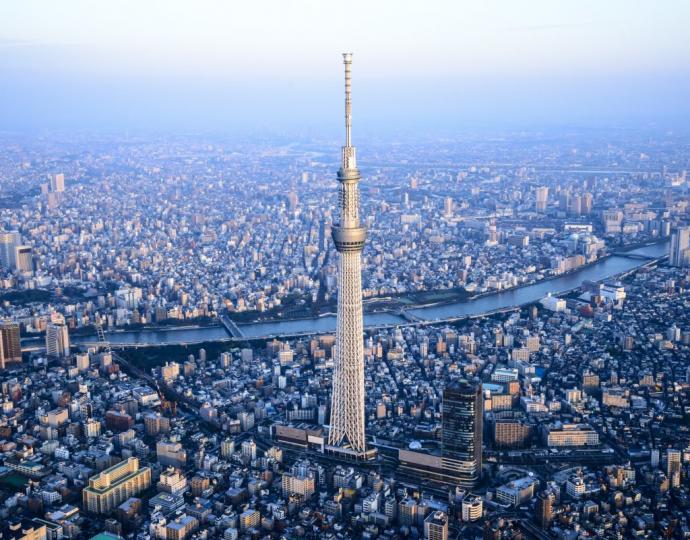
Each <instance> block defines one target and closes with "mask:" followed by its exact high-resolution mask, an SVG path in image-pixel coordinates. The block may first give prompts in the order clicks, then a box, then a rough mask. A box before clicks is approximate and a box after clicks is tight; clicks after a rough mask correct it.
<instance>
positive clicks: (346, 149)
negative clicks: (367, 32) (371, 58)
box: [342, 53, 357, 171]
mask: <svg viewBox="0 0 690 540" xmlns="http://www.w3.org/2000/svg"><path fill="white" fill-rule="evenodd" d="M343 64H345V146H343V161H342V163H343V165H342V166H343V170H345V171H347V170H350V169H356V168H357V158H356V156H355V154H356V152H355V147H354V146H352V135H351V132H352V97H351V90H352V53H343Z"/></svg>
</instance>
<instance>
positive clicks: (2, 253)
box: [0, 231, 22, 268]
mask: <svg viewBox="0 0 690 540" xmlns="http://www.w3.org/2000/svg"><path fill="white" fill-rule="evenodd" d="M21 241H22V238H21V236H20V235H19V233H18V232H17V231H12V232H0V265H2V266H3V267H4V268H14V260H15V255H16V253H15V248H16V247H17V245H19V244H20V243H21Z"/></svg>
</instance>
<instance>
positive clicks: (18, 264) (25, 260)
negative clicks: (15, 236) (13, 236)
mask: <svg viewBox="0 0 690 540" xmlns="http://www.w3.org/2000/svg"><path fill="white" fill-rule="evenodd" d="M14 268H15V270H17V271H19V272H33V271H34V251H33V249H32V248H31V246H16V247H15V248H14Z"/></svg>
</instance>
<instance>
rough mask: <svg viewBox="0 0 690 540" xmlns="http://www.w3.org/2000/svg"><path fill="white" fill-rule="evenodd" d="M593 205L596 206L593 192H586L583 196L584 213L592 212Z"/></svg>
mask: <svg viewBox="0 0 690 540" xmlns="http://www.w3.org/2000/svg"><path fill="white" fill-rule="evenodd" d="M593 206H594V197H592V194H591V193H585V194H584V195H583V196H582V213H583V214H591V213H592V207H593Z"/></svg>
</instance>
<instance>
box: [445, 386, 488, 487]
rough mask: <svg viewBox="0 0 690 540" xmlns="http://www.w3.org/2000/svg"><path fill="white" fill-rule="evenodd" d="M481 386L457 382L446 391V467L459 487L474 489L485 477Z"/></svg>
mask: <svg viewBox="0 0 690 540" xmlns="http://www.w3.org/2000/svg"><path fill="white" fill-rule="evenodd" d="M482 402H483V400H482V386H481V384H478V385H474V384H470V383H468V382H454V383H452V384H450V385H448V386H447V387H446V388H445V389H444V390H443V411H442V434H441V437H442V443H443V445H442V449H443V461H444V466H445V467H447V468H448V469H451V471H449V474H452V475H453V476H456V477H457V479H458V484H460V485H461V486H463V487H468V488H473V487H475V486H476V485H477V483H478V482H479V480H480V479H481V474H482V421H483V410H482Z"/></svg>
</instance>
